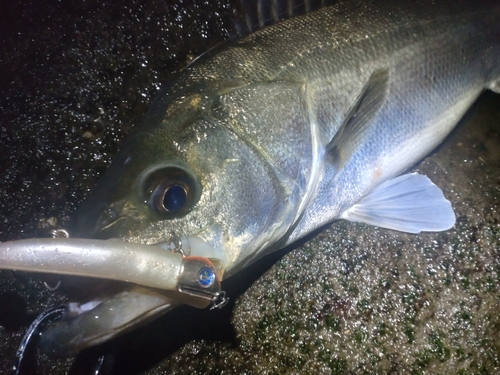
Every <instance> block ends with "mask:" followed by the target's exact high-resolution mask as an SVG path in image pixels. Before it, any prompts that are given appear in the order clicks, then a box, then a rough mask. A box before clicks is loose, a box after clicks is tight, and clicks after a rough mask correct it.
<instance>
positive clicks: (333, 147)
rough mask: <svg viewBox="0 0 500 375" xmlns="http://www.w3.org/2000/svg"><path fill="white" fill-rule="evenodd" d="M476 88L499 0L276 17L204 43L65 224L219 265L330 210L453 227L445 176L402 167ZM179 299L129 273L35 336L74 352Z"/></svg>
mask: <svg viewBox="0 0 500 375" xmlns="http://www.w3.org/2000/svg"><path fill="white" fill-rule="evenodd" d="M484 89H491V90H493V91H495V92H500V5H497V4H496V2H494V1H482V2H481V3H480V4H478V3H477V2H469V1H457V2H453V3H450V4H441V3H435V2H432V1H421V2H416V3H415V4H406V3H401V2H397V1H367V2H355V3H353V2H339V3H338V4H337V5H335V6H332V7H327V8H324V9H320V10H318V11H315V12H312V13H309V14H306V15H304V16H300V17H296V18H293V19H290V20H287V21H283V22H281V23H279V24H276V25H273V26H270V27H267V28H265V29H262V30H259V31H257V32H255V33H253V34H251V35H249V36H248V37H245V38H243V39H240V40H238V41H234V42H228V43H226V44H223V45H221V46H219V47H217V48H215V49H213V50H211V51H209V52H208V53H206V54H205V55H203V56H201V57H200V58H198V59H197V60H196V61H195V62H194V63H192V64H191V65H189V66H188V67H187V68H186V69H185V70H184V71H183V72H181V73H180V74H179V75H178V76H177V78H176V79H175V80H174V81H173V82H171V83H170V84H169V85H168V86H167V87H166V88H165V89H164V90H163V91H162V92H161V93H160V94H159V96H158V97H157V99H156V100H155V102H154V103H153V104H152V106H151V108H150V110H149V112H148V113H147V114H146V116H145V117H144V119H143V120H142V122H141V124H139V126H138V127H137V128H136V130H135V131H134V133H133V134H132V135H131V136H130V138H129V139H128V140H127V141H126V142H125V144H124V145H123V147H122V149H121V150H120V152H119V153H118V155H117V156H116V158H115V159H114V161H113V163H112V165H111V166H110V168H109V169H108V171H107V172H106V174H105V175H104V177H103V179H102V181H100V184H99V185H98V186H97V188H96V189H95V190H94V191H93V193H92V194H91V196H90V197H89V198H88V200H87V201H86V202H85V203H84V204H83V205H82V207H81V208H80V209H79V210H78V211H77V212H76V213H75V216H74V217H73V220H72V223H71V227H70V234H71V237H76V238H81V237H86V238H96V239H109V238H119V239H121V240H124V241H127V242H130V243H139V244H147V245H156V246H155V248H157V247H163V248H166V250H165V251H168V248H169V247H170V246H171V244H172V243H174V244H176V246H175V247H176V248H177V250H178V251H181V252H182V254H183V255H185V256H190V257H199V258H203V259H209V260H211V261H213V263H214V264H215V267H216V269H217V272H218V276H219V277H220V278H226V277H228V276H230V275H232V274H234V273H236V272H238V271H239V270H241V269H242V268H244V267H246V266H248V265H249V264H250V263H252V262H254V261H256V260H257V259H259V258H261V257H262V256H264V255H266V254H269V253H270V252H272V251H274V250H276V249H279V248H281V247H283V246H285V245H288V244H291V243H293V242H295V241H296V240H298V239H300V238H303V237H304V236H306V235H307V234H309V233H311V232H312V231H313V230H315V229H318V228H320V227H321V226H324V225H326V224H328V223H331V222H332V221H334V220H337V219H347V220H351V221H361V222H365V223H368V224H372V225H377V226H380V227H384V228H389V229H393V230H399V231H404V232H409V233H419V232H421V231H441V230H446V229H449V228H450V227H452V226H453V225H454V222H455V216H454V213H453V210H452V208H451V205H450V203H449V202H448V201H447V200H446V199H445V198H444V196H443V193H442V192H441V190H440V189H439V188H438V187H437V186H435V185H434V184H432V182H431V181H430V180H429V179H428V178H427V177H425V176H422V175H418V174H405V175H402V176H399V175H400V174H401V173H403V172H404V171H405V170H407V169H408V168H409V167H411V166H412V165H413V164H414V163H416V162H417V161H419V160H420V159H421V158H423V157H424V156H425V155H427V154H428V153H429V152H430V151H432V150H433V149H434V148H435V147H436V146H437V145H438V144H439V143H440V142H441V141H442V140H443V139H444V138H445V137H446V135H447V134H448V133H449V132H450V131H451V130H452V129H453V127H454V126H455V125H456V124H457V122H458V121H459V120H460V118H461V117H462V116H463V114H464V113H465V112H466V111H467V109H468V108H469V107H470V106H471V104H472V103H473V102H474V101H475V100H476V98H477V97H478V96H479V95H480V93H481V92H482V91H483V90H484ZM109 266H110V267H112V265H111V264H110V265H109ZM179 267H180V266H179ZM181 268H182V267H180V268H179V269H181ZM124 280H125V279H124ZM185 301H186V298H185V297H184V295H183V292H182V291H169V292H166V293H163V292H160V291H158V290H153V289H148V288H144V287H133V288H129V287H127V288H124V289H123V290H122V291H119V292H117V293H116V294H113V295H111V296H107V297H106V298H101V297H99V298H96V299H95V300H91V301H79V302H78V303H77V302H73V303H71V304H69V305H68V306H70V308H68V313H67V315H66V316H65V317H64V318H63V319H61V320H59V321H57V322H55V323H53V324H52V325H50V326H49V327H48V328H47V329H46V330H45V331H44V333H43V335H42V338H41V345H42V347H43V348H44V349H45V350H46V351H48V352H53V353H57V354H67V353H70V352H74V351H77V350H80V349H82V348H85V347H88V346H92V345H95V344H97V343H100V342H103V341H105V340H107V339H109V338H110V337H113V336H115V335H116V334H119V333H121V332H124V331H126V330H128V329H130V328H131V327H133V326H134V325H136V324H137V323H139V322H143V321H144V320H147V319H151V318H153V317H156V316H158V315H159V314H162V313H164V312H166V311H168V310H169V309H171V308H173V307H175V306H177V305H179V304H181V303H183V302H185ZM80 302H81V303H80ZM117 311H119V312H117ZM96 316H99V319H95V317H96Z"/></svg>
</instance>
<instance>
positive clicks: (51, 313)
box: [12, 306, 66, 375]
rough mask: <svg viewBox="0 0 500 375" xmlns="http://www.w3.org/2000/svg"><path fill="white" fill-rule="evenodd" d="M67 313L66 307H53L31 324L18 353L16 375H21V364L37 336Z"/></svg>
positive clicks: (14, 368) (14, 369)
mask: <svg viewBox="0 0 500 375" xmlns="http://www.w3.org/2000/svg"><path fill="white" fill-rule="evenodd" d="M65 311H66V307H65V306H59V307H52V308H50V309H48V310H45V311H44V312H42V313H41V314H40V315H38V316H37V317H36V319H35V320H34V321H33V323H31V325H30V326H29V328H28V330H27V331H26V333H25V334H24V337H23V339H22V340H21V344H19V347H18V348H17V351H16V362H15V364H14V366H13V367H12V369H13V371H14V374H15V375H19V370H20V368H21V364H22V361H23V358H24V354H25V352H26V349H27V347H28V345H30V343H31V342H32V341H33V339H34V338H35V337H34V336H35V334H37V333H39V332H40V330H42V329H43V328H44V327H45V326H46V325H47V324H50V323H53V322H55V321H56V320H59V319H61V318H62V317H63V315H64V312H65Z"/></svg>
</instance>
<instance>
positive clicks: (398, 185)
mask: <svg viewBox="0 0 500 375" xmlns="http://www.w3.org/2000/svg"><path fill="white" fill-rule="evenodd" d="M341 218H342V219H346V220H349V221H356V222H363V223H367V224H370V225H375V226H378V227H382V228H388V229H394V230H398V231H401V232H408V233H420V232H423V231H425V232H439V231H443V230H446V229H450V228H451V227H453V225H455V213H454V212H453V209H452V208H451V204H450V202H449V201H448V200H447V199H446V198H445V197H444V196H443V192H442V191H441V189H439V188H438V187H437V186H436V185H434V184H433V183H432V181H431V180H429V179H428V178H427V177H426V176H423V175H420V174H417V173H409V174H405V175H402V176H399V177H396V178H394V179H392V180H389V181H386V182H384V183H383V184H381V185H380V186H377V187H376V188H375V189H374V190H373V191H372V192H370V193H369V194H368V195H366V196H365V197H364V198H363V199H362V200H361V201H360V202H359V203H357V204H355V205H354V206H352V207H351V208H350V209H348V210H347V211H346V212H344V213H343V214H342V216H341Z"/></svg>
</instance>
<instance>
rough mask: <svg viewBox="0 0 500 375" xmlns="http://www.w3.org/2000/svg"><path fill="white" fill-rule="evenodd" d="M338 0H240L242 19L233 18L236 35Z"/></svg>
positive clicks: (247, 32)
mask: <svg viewBox="0 0 500 375" xmlns="http://www.w3.org/2000/svg"><path fill="white" fill-rule="evenodd" d="M337 1H338V0H273V1H269V0H241V1H240V6H241V9H242V12H243V20H234V21H233V22H234V25H235V27H236V30H237V33H238V35H237V36H238V37H241V36H246V35H248V34H250V33H252V32H254V31H257V30H259V29H262V28H264V27H266V26H271V25H274V24H276V23H278V22H281V21H283V20H285V19H288V18H293V17H295V16H298V15H302V14H306V13H309V12H312V11H314V10H317V9H320V8H323V7H325V6H328V5H332V4H335V3H336V2H337Z"/></svg>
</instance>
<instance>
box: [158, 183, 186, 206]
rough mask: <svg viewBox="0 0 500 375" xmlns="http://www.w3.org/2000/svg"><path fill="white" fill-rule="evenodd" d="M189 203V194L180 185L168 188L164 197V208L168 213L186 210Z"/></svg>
mask: <svg viewBox="0 0 500 375" xmlns="http://www.w3.org/2000/svg"><path fill="white" fill-rule="evenodd" d="M186 201H187V192H186V190H185V189H184V188H183V187H182V186H180V185H173V186H170V187H168V188H167V190H166V191H165V196H164V197H163V207H165V210H167V211H168V212H177V211H180V210H182V209H183V208H184V206H185V205H186Z"/></svg>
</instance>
